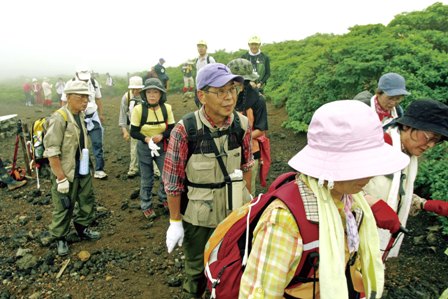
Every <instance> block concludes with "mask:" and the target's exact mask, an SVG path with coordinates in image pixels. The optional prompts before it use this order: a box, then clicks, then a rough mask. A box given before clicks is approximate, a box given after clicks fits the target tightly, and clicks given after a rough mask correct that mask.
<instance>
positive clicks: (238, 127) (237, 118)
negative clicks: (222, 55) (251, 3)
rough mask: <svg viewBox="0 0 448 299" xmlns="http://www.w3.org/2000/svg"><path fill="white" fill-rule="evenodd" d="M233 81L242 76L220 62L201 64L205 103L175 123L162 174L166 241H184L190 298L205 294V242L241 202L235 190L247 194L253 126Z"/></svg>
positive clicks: (199, 81)
mask: <svg viewBox="0 0 448 299" xmlns="http://www.w3.org/2000/svg"><path fill="white" fill-rule="evenodd" d="M235 81H237V82H240V83H242V82H243V81H244V80H243V77H241V76H237V75H233V74H232V73H231V72H230V69H229V68H228V67H227V66H225V65H223V64H221V63H212V64H208V65H206V66H204V67H203V68H201V70H200V71H199V72H198V75H197V77H196V88H197V91H198V98H199V101H200V102H201V104H202V107H201V108H200V109H199V110H198V111H195V112H192V113H190V114H187V115H185V116H184V117H183V118H182V120H181V121H180V122H179V123H177V124H176V126H175V127H174V129H173V131H172V132H171V136H170V141H169V144H168V149H167V152H166V156H165V165H164V169H163V177H162V178H163V181H164V182H165V191H166V193H167V196H168V206H169V211H170V226H169V228H168V231H167V233H166V244H167V247H168V252H169V253H170V252H171V251H173V249H174V247H175V246H176V244H177V245H179V246H181V245H182V243H183V249H184V253H185V273H186V279H185V281H184V285H183V288H184V294H185V296H187V298H202V295H203V293H204V291H205V287H206V278H205V276H204V261H203V259H204V248H205V244H206V243H207V240H208V238H209V237H210V235H211V234H212V233H213V231H214V229H215V227H216V226H217V225H218V223H220V222H221V221H222V220H224V218H225V217H226V216H227V215H228V214H229V213H230V212H231V210H232V209H236V208H238V205H237V204H233V203H234V201H233V200H234V199H236V197H237V196H234V195H238V194H239V195H240V196H241V201H242V202H243V203H244V202H245V201H246V200H248V199H249V198H248V197H249V192H248V191H247V189H249V190H250V182H251V179H250V177H251V172H250V168H251V167H252V165H253V157H252V154H251V128H250V126H249V123H248V120H247V118H246V117H245V116H243V115H242V114H239V113H237V112H235V111H234V108H235V105H236V101H237V90H236V86H235V84H234V82H235ZM192 131H193V132H192ZM192 137H194V140H192ZM235 173H241V178H242V179H243V180H244V181H245V184H244V183H242V181H241V180H240V184H239V185H237V184H236V183H235V184H234V181H233V179H232V180H230V177H232V174H235ZM244 185H245V186H244ZM246 187H247V188H246ZM232 191H233V192H232ZM237 193H238V194H237ZM229 194H232V195H231V196H230V195H229ZM181 198H182V200H181ZM181 206H182V208H181Z"/></svg>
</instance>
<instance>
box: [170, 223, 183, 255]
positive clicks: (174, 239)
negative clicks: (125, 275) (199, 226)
mask: <svg viewBox="0 0 448 299" xmlns="http://www.w3.org/2000/svg"><path fill="white" fill-rule="evenodd" d="M183 241H184V227H183V226H182V221H180V220H179V221H176V220H171V219H170V227H168V230H167V231H166V247H168V253H171V251H173V249H174V246H176V243H177V245H179V246H182V242H183Z"/></svg>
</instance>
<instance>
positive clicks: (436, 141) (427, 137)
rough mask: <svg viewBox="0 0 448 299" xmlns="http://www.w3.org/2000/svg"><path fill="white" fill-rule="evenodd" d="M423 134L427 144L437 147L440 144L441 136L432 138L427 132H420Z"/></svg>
mask: <svg viewBox="0 0 448 299" xmlns="http://www.w3.org/2000/svg"><path fill="white" fill-rule="evenodd" d="M420 132H422V133H423V136H425V139H426V144H431V143H432V144H434V145H436V144H437V143H439V142H440V139H441V136H432V137H430V136H429V135H428V134H427V133H426V132H425V131H420Z"/></svg>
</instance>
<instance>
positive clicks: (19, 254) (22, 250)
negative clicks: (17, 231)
mask: <svg viewBox="0 0 448 299" xmlns="http://www.w3.org/2000/svg"><path fill="white" fill-rule="evenodd" d="M30 252H31V249H29V248H19V249H17V252H16V257H23V256H24V255H25V254H27V253H30Z"/></svg>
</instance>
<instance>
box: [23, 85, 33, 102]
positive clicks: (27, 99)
mask: <svg viewBox="0 0 448 299" xmlns="http://www.w3.org/2000/svg"><path fill="white" fill-rule="evenodd" d="M22 89H23V94H24V95H25V106H32V105H33V96H32V94H31V84H30V81H29V79H27V80H26V81H25V83H23V86H22Z"/></svg>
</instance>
